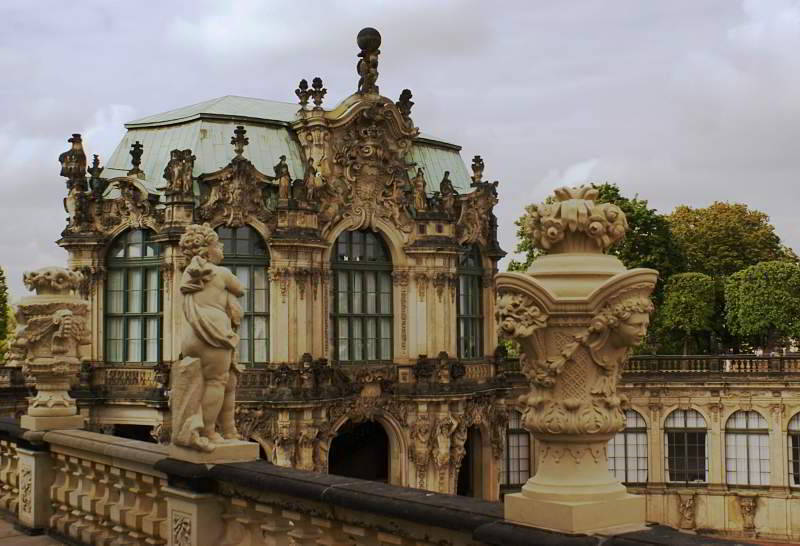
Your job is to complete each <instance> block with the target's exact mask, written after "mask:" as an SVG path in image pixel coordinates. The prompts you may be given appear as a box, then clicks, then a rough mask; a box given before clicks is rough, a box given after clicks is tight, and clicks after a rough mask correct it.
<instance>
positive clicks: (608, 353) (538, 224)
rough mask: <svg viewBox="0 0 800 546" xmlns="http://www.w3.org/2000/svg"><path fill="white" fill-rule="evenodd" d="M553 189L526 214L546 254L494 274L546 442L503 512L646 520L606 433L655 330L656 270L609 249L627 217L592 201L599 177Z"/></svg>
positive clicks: (542, 521)
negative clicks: (617, 472)
mask: <svg viewBox="0 0 800 546" xmlns="http://www.w3.org/2000/svg"><path fill="white" fill-rule="evenodd" d="M555 193H556V195H555V200H554V202H552V203H543V204H541V205H536V206H534V207H533V208H531V209H529V212H530V214H529V222H528V224H527V225H526V226H524V227H525V229H527V230H528V231H529V232H530V235H531V238H532V240H533V241H534V244H535V245H536V246H537V247H538V248H539V249H541V250H543V251H544V252H545V253H546V254H544V255H542V256H540V257H539V258H537V259H536V260H535V261H534V262H533V264H532V265H531V267H530V269H529V270H528V271H527V272H526V273H525V274H521V273H501V274H499V275H498V276H497V278H496V279H497V292H498V301H497V308H496V317H497V321H498V326H499V331H500V333H501V335H502V336H504V337H508V338H511V339H514V340H515V341H517V342H518V343H519V346H520V352H521V357H520V364H521V369H522V372H523V373H524V374H525V376H526V377H527V378H528V380H529V382H530V391H529V392H528V393H527V394H525V395H523V396H521V397H520V404H521V405H522V407H523V408H524V416H523V424H524V426H525V428H526V429H528V430H529V431H530V432H532V433H533V434H534V437H535V438H536V439H537V441H538V445H539V450H538V455H537V459H538V461H539V467H538V470H537V473H536V475H535V476H533V477H532V478H531V479H530V480H529V481H528V483H526V484H525V486H524V487H523V488H522V492H521V493H517V494H514V495H507V496H506V500H505V507H506V518H507V519H510V520H513V521H517V522H520V523H525V524H528V525H534V526H537V527H545V528H550V529H554V530H558V531H564V532H570V533H587V532H597V531H603V530H605V529H609V528H614V527H621V526H628V527H630V526H642V525H643V524H644V516H645V504H644V499H643V498H642V497H637V496H634V495H628V494H627V491H626V489H625V487H624V486H623V485H622V484H621V483H620V482H619V480H617V479H616V478H615V477H614V476H612V475H611V474H610V473H609V471H608V454H607V445H608V441H609V440H610V439H611V438H613V436H614V434H616V433H617V432H619V431H620V430H622V428H623V426H624V414H623V411H622V410H623V406H624V404H625V403H626V400H625V399H624V397H623V396H621V395H619V394H618V393H617V384H618V382H619V379H620V376H621V374H622V370H623V367H624V365H625V362H626V361H627V359H628V355H629V354H630V352H631V349H632V348H633V347H635V346H636V345H638V344H640V343H641V342H642V341H643V339H644V336H645V335H646V333H647V327H648V326H649V323H650V313H651V312H652V310H653V305H652V303H651V302H650V299H649V296H650V293H651V292H652V290H653V287H654V286H655V283H656V280H657V278H658V273H657V272H656V271H653V270H651V269H633V270H626V269H625V266H624V265H623V264H622V263H621V262H620V261H619V260H618V259H617V258H616V257H614V256H610V255H607V254H605V252H606V251H607V250H608V248H609V247H610V246H611V245H612V244H614V243H615V242H616V241H618V240H620V239H621V238H622V237H623V236H624V235H625V229H626V227H627V221H626V219H625V214H624V213H623V212H622V211H621V210H620V209H619V207H617V206H615V205H613V204H609V203H596V202H595V199H596V198H597V190H596V189H594V188H591V187H587V186H582V187H580V188H560V189H558V190H556V192H555Z"/></svg>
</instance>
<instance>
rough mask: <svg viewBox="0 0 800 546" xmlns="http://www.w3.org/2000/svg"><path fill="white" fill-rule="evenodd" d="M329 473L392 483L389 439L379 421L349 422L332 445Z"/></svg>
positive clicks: (341, 428) (340, 429) (329, 453)
mask: <svg viewBox="0 0 800 546" xmlns="http://www.w3.org/2000/svg"><path fill="white" fill-rule="evenodd" d="M328 473H329V474H336V475H337V476H347V477H348V478H358V479H362V480H370V481H376V482H384V483H388V482H389V436H388V435H387V434H386V431H385V430H384V429H383V427H382V426H381V425H380V423H376V422H375V421H364V422H363V423H353V422H352V421H347V422H346V423H345V424H344V425H342V426H341V427H340V428H339V432H338V434H337V435H336V437H335V438H334V439H333V440H332V441H331V448H330V451H329V452H328Z"/></svg>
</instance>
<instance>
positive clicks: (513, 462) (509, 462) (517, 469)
mask: <svg viewBox="0 0 800 546" xmlns="http://www.w3.org/2000/svg"><path fill="white" fill-rule="evenodd" d="M530 445H531V435H530V433H529V432H528V431H527V430H525V429H524V428H522V414H521V413H520V412H518V411H513V410H512V411H511V413H510V415H509V416H508V427H507V428H506V450H505V456H504V457H503V474H502V476H503V485H504V486H505V487H504V488H506V489H519V488H520V487H521V486H523V485H524V484H525V482H527V481H528V478H530V477H531V455H530V453H531V451H530Z"/></svg>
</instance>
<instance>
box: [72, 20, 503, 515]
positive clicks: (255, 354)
mask: <svg viewBox="0 0 800 546" xmlns="http://www.w3.org/2000/svg"><path fill="white" fill-rule="evenodd" d="M358 45H359V47H360V49H361V51H360V53H359V54H358V58H359V60H358V64H357V71H358V74H359V76H360V79H359V81H358V85H357V90H356V92H355V93H354V94H353V95H351V96H349V97H347V98H345V99H344V100H342V101H341V102H340V103H339V104H338V105H335V106H333V107H332V108H330V109H327V108H325V107H323V102H324V99H325V97H326V93H327V91H326V89H325V88H324V87H323V83H322V80H321V79H320V78H313V80H312V82H311V85H310V86H309V85H308V82H307V81H306V80H301V81H300V83H299V86H298V87H297V89H296V90H295V94H296V95H297V98H298V103H299V104H287V103H282V102H274V101H268V100H261V99H252V98H244V97H233V96H226V97H221V98H217V99H213V100H209V101H206V102H203V103H200V104H196V105H193V106H188V107H185V108H180V109H177V110H173V111H170V112H166V113H163V114H158V115H154V116H149V117H146V118H143V119H139V120H136V121H133V122H131V123H128V124H127V125H126V127H127V129H128V132H127V134H126V135H125V137H124V138H123V140H122V142H121V143H120V144H119V146H118V147H117V149H116V150H115V151H114V153H113V154H112V155H111V157H110V158H109V159H108V160H107V161H106V162H105V165H103V166H101V165H100V162H99V159H98V157H97V156H95V157H94V160H93V161H92V162H91V165H90V166H88V167H87V158H86V153H85V152H84V148H83V142H82V140H81V137H80V135H77V134H76V135H73V136H72V138H70V139H69V142H70V143H71V148H70V149H69V150H68V151H67V152H65V153H64V154H62V155H61V156H60V158H59V160H60V162H61V164H62V171H61V174H62V176H64V177H65V178H66V185H67V197H66V198H65V208H66V210H67V212H68V215H69V219H68V225H67V226H66V229H65V230H64V231H63V233H62V237H61V239H60V240H59V241H58V244H59V245H60V246H62V247H63V248H64V249H66V250H67V252H68V253H69V265H70V266H71V267H73V268H75V269H77V270H80V271H82V272H83V273H84V274H85V278H86V279H87V280H86V282H85V286H84V287H83V289H84V294H85V296H86V297H87V298H88V299H89V300H90V302H91V308H92V317H91V331H92V332H93V333H94V337H93V340H92V343H91V349H90V354H88V355H87V357H88V360H87V364H86V365H85V366H84V370H83V372H82V376H81V381H80V386H79V387H78V391H79V392H78V393H77V395H78V397H79V401H80V404H81V406H82V407H83V409H84V412H85V413H86V414H87V416H88V418H89V423H90V426H91V427H94V429H95V430H110V427H112V426H113V430H114V432H115V433H117V434H128V435H130V436H132V437H138V438H141V437H144V436H145V435H148V434H149V431H150V430H151V428H153V429H154V435H155V436H156V437H160V438H161V439H164V438H166V437H167V436H168V434H167V433H168V431H167V430H166V428H167V427H168V423H169V419H168V402H167V400H168V398H167V397H168V389H169V373H170V367H171V365H172V364H173V363H175V362H176V361H178V360H179V346H178V343H179V337H180V336H179V332H180V328H181V323H182V321H183V318H182V317H183V315H182V309H181V307H180V301H181V298H180V294H179V293H178V285H179V279H180V271H182V269H183V268H184V267H185V265H186V260H185V257H184V256H182V255H181V252H180V250H179V247H178V241H179V239H180V236H181V234H182V233H183V232H184V229H185V227H186V226H187V225H189V224H192V223H195V222H198V223H199V222H206V223H208V224H209V225H210V226H211V227H213V228H214V229H215V230H216V231H217V233H218V234H219V237H220V240H221V241H222V243H223V244H224V253H225V261H224V262H223V265H225V266H226V267H229V268H230V269H231V270H232V271H233V272H234V274H235V275H236V276H237V277H238V278H239V279H240V280H241V282H242V283H243V284H244V285H245V286H246V287H247V293H246V294H245V296H243V297H242V298H241V303H242V306H243V307H244V309H245V313H244V317H243V320H242V324H241V326H240V332H239V333H240V335H241V342H240V345H239V350H238V361H239V367H240V368H241V373H240V374H239V375H238V394H237V421H238V424H239V429H240V431H242V433H243V434H244V435H245V436H246V437H247V438H249V439H252V440H254V441H257V442H258V443H259V444H260V445H261V447H262V455H263V457H265V458H267V459H269V460H270V461H272V462H274V463H275V464H278V465H284V466H292V467H296V468H301V469H314V470H319V471H329V472H331V473H336V474H343V475H349V476H353V477H363V478H369V479H375V480H383V481H386V482H389V483H392V484H397V485H411V486H418V487H423V488H429V489H432V490H437V491H445V492H456V491H460V492H463V493H467V494H472V495H475V496H481V497H484V498H489V499H496V498H498V494H499V488H498V480H497V476H498V473H499V469H500V466H501V459H502V454H503V442H504V439H505V430H506V420H507V412H506V409H505V401H506V399H507V398H508V392H509V383H508V382H507V381H505V380H504V379H503V378H502V377H499V376H498V375H497V374H496V373H495V363H494V351H495V348H496V345H497V342H496V340H497V333H496V327H495V321H494V320H493V315H494V306H495V293H494V288H493V276H494V274H495V273H496V272H497V261H498V260H499V259H500V258H501V257H502V256H503V255H504V252H503V251H502V250H501V249H500V248H499V246H498V243H497V222H496V218H495V216H494V215H493V213H492V209H493V207H494V205H495V204H496V203H497V186H498V183H497V182H489V181H487V180H485V179H484V174H483V171H484V164H483V161H482V160H481V158H480V156H475V158H474V159H473V160H472V173H471V174H468V172H467V170H466V168H465V166H464V162H463V161H462V159H461V157H460V154H459V151H460V147H459V146H457V145H454V144H452V143H448V142H445V141H442V140H441V139H437V138H435V137H432V136H427V135H424V134H422V133H420V130H419V129H418V128H417V127H416V125H415V123H414V121H413V120H412V118H411V111H412V107H413V105H414V103H413V102H412V100H411V99H412V95H411V92H410V91H409V90H407V89H406V90H402V92H401V93H398V95H399V98H398V99H397V100H391V99H389V98H386V97H384V96H382V95H381V94H380V93H379V90H378V85H377V78H378V61H379V53H380V51H379V49H378V47H379V45H380V35H379V34H378V33H377V31H374V30H372V29H365V30H364V31H362V32H361V33H360V34H359V37H358ZM354 83H355V82H354Z"/></svg>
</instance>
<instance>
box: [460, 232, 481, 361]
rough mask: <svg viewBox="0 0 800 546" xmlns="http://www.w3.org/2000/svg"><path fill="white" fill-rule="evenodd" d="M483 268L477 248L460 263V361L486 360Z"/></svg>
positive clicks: (473, 247) (469, 249) (470, 249)
mask: <svg viewBox="0 0 800 546" xmlns="http://www.w3.org/2000/svg"><path fill="white" fill-rule="evenodd" d="M482 287H483V267H482V266H481V254H480V251H479V250H478V248H477V247H475V246H474V245H473V246H471V247H469V248H468V249H466V251H465V252H464V253H463V254H461V256H459V259H458V285H457V291H458V293H457V295H456V296H457V297H456V306H457V310H456V315H457V317H456V318H457V324H458V357H459V358H480V357H481V356H483V302H482V300H483V297H482V293H481V291H482V290H481V289H482Z"/></svg>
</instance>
